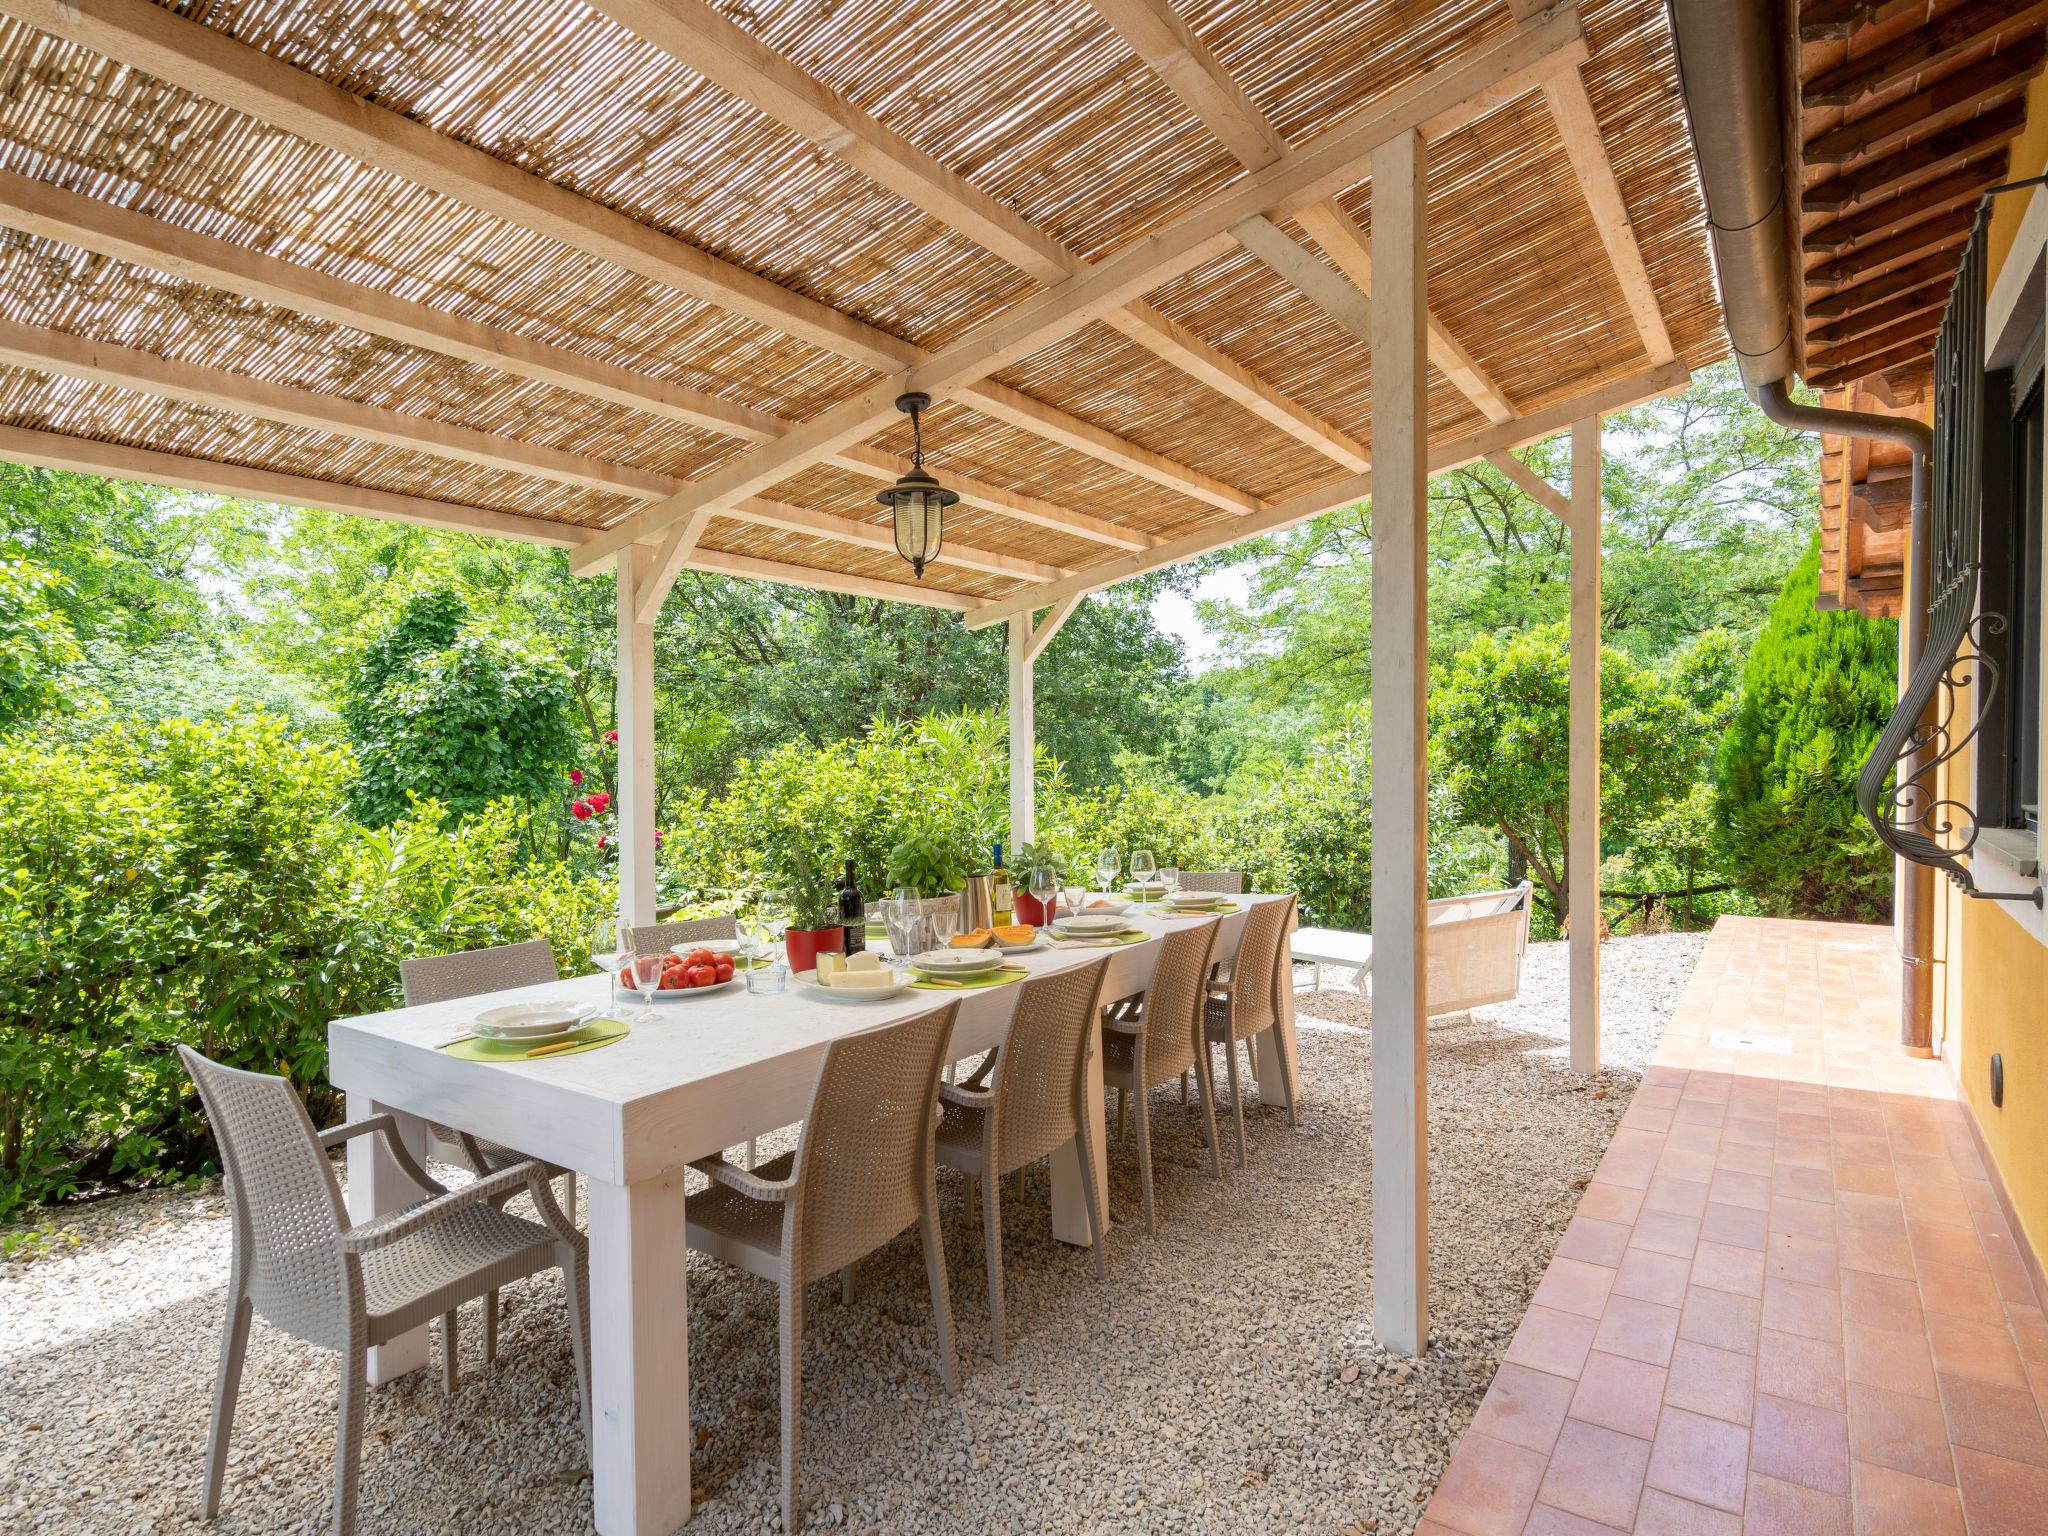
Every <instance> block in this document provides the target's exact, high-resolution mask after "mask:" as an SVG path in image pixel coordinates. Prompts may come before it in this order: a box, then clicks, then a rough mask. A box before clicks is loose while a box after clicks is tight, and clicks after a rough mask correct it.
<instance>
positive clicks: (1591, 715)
mask: <svg viewBox="0 0 2048 1536" xmlns="http://www.w3.org/2000/svg"><path fill="white" fill-rule="evenodd" d="M1600 525H1601V510H1600V418H1599V417H1598V416H1589V417H1587V418H1586V419H1585V420H1584V421H1579V422H1574V423H1573V424H1572V622H1571V694H1572V698H1571V752H1570V762H1569V766H1568V777H1569V778H1570V781H1571V808H1570V813H1569V816H1568V818H1567V834H1568V836H1567V842H1568V847H1567V848H1566V852H1565V861H1566V863H1567V864H1569V865H1570V870H1569V873H1568V874H1567V876H1566V892H1565V899H1566V901H1567V903H1568V904H1569V905H1570V907H1571V922H1572V935H1571V1034H1572V1049H1571V1058H1572V1070H1573V1071H1574V1072H1586V1073H1592V1072H1598V1071H1599V1070H1600Z"/></svg>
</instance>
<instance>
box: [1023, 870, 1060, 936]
mask: <svg viewBox="0 0 2048 1536" xmlns="http://www.w3.org/2000/svg"><path fill="white" fill-rule="evenodd" d="M1027 889H1028V890H1029V891H1030V893H1031V899H1032V900H1033V901H1035V902H1037V903H1038V917H1039V921H1040V922H1045V923H1049V922H1051V921H1052V920H1053V919H1054V918H1055V917H1058V916H1059V899H1060V877H1059V876H1058V875H1057V874H1055V873H1054V872H1053V868H1052V866H1051V865H1049V864H1040V865H1037V866H1035V867H1034V868H1033V869H1032V871H1031V876H1030V879H1029V881H1028V882H1027Z"/></svg>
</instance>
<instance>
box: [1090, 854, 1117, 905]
mask: <svg viewBox="0 0 2048 1536" xmlns="http://www.w3.org/2000/svg"><path fill="white" fill-rule="evenodd" d="M1123 867H1124V860H1123V855H1122V854H1120V853H1118V852H1117V851H1116V850H1115V849H1114V848H1105V849H1103V850H1102V852H1100V853H1098V854H1096V855H1095V877H1096V879H1098V880H1100V881H1101V882H1102V894H1103V895H1105V896H1107V895H1108V894H1109V893H1110V888H1111V887H1112V886H1114V885H1115V884H1116V876H1117V871H1118V870H1120V869H1122V868H1123Z"/></svg>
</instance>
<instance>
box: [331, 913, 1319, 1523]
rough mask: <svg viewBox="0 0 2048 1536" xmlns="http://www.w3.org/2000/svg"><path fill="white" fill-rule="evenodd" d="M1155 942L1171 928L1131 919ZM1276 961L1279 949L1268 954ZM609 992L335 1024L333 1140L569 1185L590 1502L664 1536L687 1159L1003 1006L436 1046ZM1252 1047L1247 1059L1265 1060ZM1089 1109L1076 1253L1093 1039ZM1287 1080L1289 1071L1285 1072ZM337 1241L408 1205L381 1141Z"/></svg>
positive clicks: (1006, 999)
mask: <svg viewBox="0 0 2048 1536" xmlns="http://www.w3.org/2000/svg"><path fill="white" fill-rule="evenodd" d="M1234 899H1235V900H1236V901H1237V902H1238V904H1239V906H1240V909H1241V910H1239V911H1238V912H1235V913H1231V914H1226V915H1225V916H1224V917H1222V918H1221V919H1220V928H1219V931H1218V934H1217V943H1216V956H1217V959H1219V960H1221V961H1226V962H1227V961H1229V960H1231V959H1232V958H1233V957H1234V956H1235V954H1236V952H1237V945H1238V939H1239V937H1240V935H1241V934H1242V932H1243V929H1244V922H1245V911H1247V910H1249V908H1250V907H1251V906H1252V905H1253V904H1255V903H1257V902H1260V901H1270V900H1277V899H1280V898H1276V897H1269V896H1245V897H1238V898H1234ZM1132 919H1133V923H1134V925H1135V926H1137V927H1140V928H1145V929H1148V930H1151V931H1152V932H1154V933H1155V934H1163V933H1165V932H1168V931H1170V930H1172V929H1173V928H1175V927H1179V926H1184V925H1185V924H1186V922H1187V921H1188V920H1187V919H1167V918H1162V917H1158V916H1151V915H1146V914H1144V913H1142V912H1134V913H1133V914H1132ZM1284 953H1285V951H1284V950H1283V954H1284ZM1158 954H1159V945H1158V943H1157V942H1156V941H1154V942H1147V943H1141V944H1131V945H1128V946H1125V947H1122V948H1108V949H1092V948H1091V949H1084V948H1072V949H1068V948H1047V949H1042V950H1038V951H1034V952H1031V953H1028V954H1024V955H1021V956H1018V957H1017V958H1018V959H1019V961H1021V963H1022V964H1024V965H1025V966H1026V967H1027V968H1028V969H1029V970H1030V971H1031V972H1032V973H1033V974H1042V973H1045V972H1050V971H1057V970H1062V969H1065V968H1067V967H1069V966H1075V965H1083V964H1086V963H1088V962H1090V961H1092V960H1095V959H1098V958H1100V957H1102V956H1103V955H1107V956H1108V957H1109V972H1108V976H1107V978H1106V982H1105V990H1104V997H1105V999H1115V998H1119V997H1125V996H1130V995H1132V994H1134V993H1138V992H1141V991H1143V990H1144V989H1145V986H1146V984H1147V983H1148V981H1149V980H1150V978H1151V975H1152V968H1153V966H1154V965H1155V964H1156V963H1157V959H1158ZM608 985H609V978H607V977H605V976H603V975H591V976H583V977H576V978H572V979H570V980H566V981H561V982H554V983H550V984H547V985H545V986H538V987H525V988H520V989H515V990H511V991H505V992H495V993H491V994H488V995H486V996H481V997H470V998H463V999H460V1000H458V1001H454V1002H446V1003H432V1004H426V1005H423V1006H420V1007H415V1008H397V1009H392V1010H390V1011H389V1012H385V1013H373V1014H365V1015H361V1016H359V1017H356V1018H346V1019H337V1020H335V1021H334V1022H333V1023H332V1024H331V1025H329V1027H328V1062H329V1065H328V1072H329V1076H330V1078H331V1080H332V1081H333V1083H334V1085H335V1086H336V1087H337V1088H339V1089H341V1090H342V1091H343V1092H344V1093H345V1094H346V1095H347V1097H348V1115H349V1118H350V1119H351V1120H355V1119H361V1118H363V1117H365V1116H368V1115H373V1114H386V1113H388V1114H390V1115H392V1116H393V1117H394V1118H395V1119H396V1120H397V1122H398V1124H399V1126H400V1128H401V1131H402V1133H403V1135H404V1136H405V1138H406V1140H407V1142H408V1145H410V1146H411V1147H412V1148H413V1150H414V1151H415V1152H416V1153H417V1154H420V1155H424V1154H425V1153H426V1151H427V1146H428V1141H429V1132H428V1125H429V1123H430V1122H438V1123H440V1124H443V1125H448V1126H452V1127H455V1128H458V1129H461V1130H465V1131H469V1132H471V1133H473V1134H475V1135H478V1136H482V1137H486V1138H488V1139H489V1140H491V1141H495V1142H499V1143H502V1144H503V1145H505V1146H509V1147H517V1148H518V1149H519V1150H520V1151H522V1152H524V1153H527V1154H528V1155H530V1156H533V1157H538V1158H543V1159H545V1160H546V1161H548V1162H551V1163H556V1164H559V1165H560V1166H562V1167H564V1168H568V1169H572V1170H574V1171H575V1172H577V1173H579V1174H581V1175H582V1176H583V1178H584V1180H585V1182H586V1189H587V1202H588V1204H587V1224H588V1230H589V1236H590V1282H591V1283H590V1310H591V1362H590V1366H591V1410H592V1415H591V1416H592V1440H593V1442H594V1443H593V1445H592V1456H591V1461H592V1466H591V1472H592V1499H593V1503H594V1506H595V1517H596V1523H597V1529H598V1530H599V1532H601V1533H602V1536H656V1533H659V1536H666V1533H668V1532H671V1531H673V1530H675V1529H676V1528H677V1527H678V1526H680V1525H682V1524H683V1523H684V1522H685V1521H687V1520H688V1519H689V1516H690V1450H691V1444H692V1442H691V1434H690V1393H689V1301H688V1289H687V1286H686V1284H685V1279H684V1277H685V1273H686V1270H685V1251H686V1250H685V1241H684V1231H683V1206H684V1191H683V1171H684V1169H685V1167H686V1166H687V1165H688V1164H689V1163H690V1162H691V1160H692V1159H695V1158H700V1157H705V1156H708V1155H711V1154H714V1153H717V1152H721V1151H723V1150H725V1149H726V1148H728V1147H733V1146H736V1145H738V1144H739V1143H741V1142H744V1141H746V1140H747V1139H748V1138H749V1137H752V1136H758V1135H761V1134H763V1133H765V1132H768V1131H773V1130H776V1129H778V1128H779V1127H782V1126H787V1125H790V1124H793V1123H795V1122H796V1121H798V1120H801V1119H802V1118H803V1115H804V1112H805V1110H806V1109H807V1107H808V1105H809V1100H810V1093H811V1088H812V1085H813V1083H814V1082H815V1080H816V1077H817V1072H818V1067H819V1064H820V1062H821V1061H822V1060H823V1057H824V1051H825V1047H826V1045H827V1044H829V1043H830V1042H831V1041H832V1040H834V1039H836V1038H838V1037H840V1036H843V1035H848V1034H853V1033H856V1032H858V1031H860V1030H864V1029H869V1028H872V1027H874V1026H875V1025H878V1024H885V1023H888V1022H890V1021H892V1020H896V1019H903V1018H908V1017H910V1016H911V1015H912V1014H915V1013H918V1012H921V1011H923V1010H925V1009H930V1008H940V1007H944V1006H945V1005H946V1004H947V1003H949V1002H955V1001H957V1002H958V1003H959V1005H960V1011H959V1014H958V1017H957V1022H956V1023H955V1026H954V1030H953V1042H952V1054H953V1056H954V1057H955V1058H956V1059H965V1058H967V1057H969V1056H973V1055H978V1054H979V1053H981V1052H983V1051H985V1050H987V1049H988V1048H989V1047H991V1046H996V1045H1000V1044H1001V1043H1002V1041H1003V1038H1004V1036H1005V1034H1006V1033H1007V1031H1008V1029H1009V1024H1010V1017H1011V1014H1012V1013H1013V1012H1014V1010H1015V1008H1016V1004H1017V997H1018V994H1019V993H1020V992H1021V991H1022V987H1021V986H1016V985H1012V986H1000V987H986V988H968V989H962V990H958V991H955V990H950V989H949V990H936V991H925V990H917V989H913V990H911V991H909V992H906V993H903V994H902V995H900V996H898V997H895V998H891V999H888V1000H885V1001H876V1002H871V1003H861V1004H852V1003H847V1004H841V1003H833V1002H825V1001H820V1000H818V999H816V998H815V997H812V996H807V995H805V992H804V989H803V988H801V987H800V986H798V985H797V984H796V983H795V982H794V981H792V982H791V983H790V985H789V987H788V988H787V990H785V991H783V992H781V993H778V994H773V995H756V994H752V993H749V992H747V991H745V990H744V989H743V988H735V989H732V990H730V991H726V992H721V993H718V994H715V995H709V996H706V997H704V998H701V999H686V1000H682V1001H677V1002H667V1003H658V1004H650V1005H645V1006H643V1007H642V1008H641V1010H640V1011H641V1012H642V1013H643V1014H644V1013H648V1012H652V1013H655V1014H657V1015H658V1019H657V1021H655V1022H643V1023H640V1024H637V1025H635V1026H634V1027H633V1029H632V1031H631V1033H629V1034H628V1035H627V1036H626V1037H625V1038H624V1039H622V1040H620V1041H618V1042H617V1043H616V1044H613V1045H608V1046H605V1047H604V1048H602V1049H600V1050H594V1051H587V1052H576V1053H570V1054H566V1055H561V1056H556V1057H552V1058H542V1059H539V1060H535V1061H519V1062H509V1063H498V1062H491V1063H485V1062H474V1061H464V1060H460V1059H458V1058H455V1057H452V1056H450V1055H449V1054H448V1053H447V1052H446V1051H444V1050H442V1049H440V1047H441V1046H443V1045H445V1044H447V1043H448V1042H450V1041H452V1040H454V1039H456V1038H458V1037H459V1036H462V1035H464V1034H466V1033H467V1032H468V1027H469V1024H470V1022H471V1020H472V1019H473V1018H474V1017H475V1015H476V1013H477V1011H478V1010H479V1009H480V1008H483V1007H486V1006H490V1005H492V1004H496V1003H504V1002H517V1001H524V1000H533V999H538V998H543V997H546V998H567V999H574V1000H576V1001H578V1002H580V1003H585V1004H601V1003H603V1002H604V1001H605V1000H606V997H607V987H608ZM1276 990H1277V991H1278V994H1279V996H1280V998H1281V1000H1282V1009H1281V1016H1280V1021H1279V1023H1278V1024H1277V1025H1276V1026H1275V1027H1276V1028H1278V1029H1281V1030H1284V1031H1285V1032H1286V1034H1287V1036H1288V1038H1287V1040H1286V1041H1285V1044H1286V1046H1287V1049H1286V1051H1285V1054H1284V1059H1285V1060H1286V1061H1287V1062H1288V1063H1290V1064H1293V1063H1295V1062H1296V1061H1297V1060H1298V1058H1297V1057H1296V1054H1295V1051H1294V1049H1293V1039H1292V1034H1293V1027H1294V1021H1293V1013H1292V1002H1291V999H1292V994H1293V989H1292V988H1291V987H1281V988H1278V989H1276ZM1266 1043H1267V1042H1265V1041H1260V1042H1258V1045H1259V1046H1260V1047H1264V1046H1265V1045H1266ZM1256 1055H1257V1060H1258V1068H1259V1079H1260V1083H1261V1088H1262V1096H1264V1097H1266V1098H1267V1099H1268V1101H1269V1102H1273V1101H1277V1099H1278V1098H1279V1096H1280V1094H1281V1093H1282V1091H1283V1088H1282V1085H1281V1083H1280V1082H1279V1081H1278V1079H1277V1076H1276V1074H1277V1071H1278V1062H1279V1060H1281V1059H1282V1053H1280V1052H1277V1051H1273V1050H1270V1049H1264V1048H1260V1049H1258V1050H1257V1052H1256ZM1090 1070H1091V1075H1092V1077H1093V1079H1094V1083H1095V1086H1096V1089H1097V1091H1096V1092H1095V1093H1093V1094H1091V1095H1090V1096H1089V1102H1090V1104H1091V1105H1092V1106H1093V1109H1094V1113H1095V1115H1096V1123H1095V1125H1094V1127H1093V1143H1094V1149H1095V1156H1094V1159H1093V1166H1092V1167H1090V1168H1087V1169H1083V1168H1082V1167H1081V1159H1080V1156H1079V1153H1078V1150H1077V1148H1076V1144H1074V1143H1069V1144H1068V1146H1067V1147H1066V1148H1064V1149H1062V1151H1061V1152H1060V1153H1058V1154H1056V1155H1055V1156H1054V1157H1053V1159H1052V1180H1053V1230H1054V1234H1055V1235H1056V1236H1057V1237H1059V1238H1060V1239H1061V1240H1062V1241H1065V1242H1069V1243H1078V1244H1084V1245H1085V1244H1086V1243H1087V1242H1088V1241H1089V1236H1088V1226H1087V1218H1086V1206H1085V1203H1084V1201H1083V1199H1082V1185H1081V1180H1082V1179H1083V1178H1088V1179H1092V1180H1093V1181H1094V1184H1095V1187H1096V1189H1097V1191H1098V1198H1099V1201H1100V1208H1101V1209H1102V1210H1103V1211H1104V1212H1105V1213H1107V1212H1108V1210H1109V1200H1108V1176H1107V1147H1106V1142H1107V1135H1106V1127H1105V1125H1104V1123H1103V1097H1104V1096H1103V1094H1102V1092H1101V1091H1100V1089H1101V1073H1102V1052H1101V1046H1100V1039H1099V1035H1098V1038H1097V1040H1096V1041H1095V1044H1094V1049H1093V1051H1092V1055H1091V1069H1090ZM1296 1070H1297V1071H1298V1068H1297V1069H1296ZM348 1156H349V1164H348V1175H349V1177H348V1204H349V1215H350V1219H351V1220H352V1221H357V1222H362V1221H368V1220H371V1219H372V1218H374V1217H377V1216H380V1215H384V1214H387V1213H388V1212H390V1211H393V1210H396V1209H399V1208H401V1207H403V1206H405V1205H407V1204H410V1203H412V1202H413V1201H415V1200H418V1199H419V1198H421V1191H420V1190H419V1189H418V1187H417V1186H416V1185H414V1184H413V1183H412V1182H411V1181H410V1180H409V1179H408V1178H407V1177H406V1176H405V1175H404V1173H403V1172H402V1171H401V1170H400V1168H399V1166H398V1164H397V1163H396V1161H395V1160H394V1159H392V1158H391V1156H390V1154H389V1153H388V1152H386V1151H384V1150H383V1147H382V1145H381V1138H378V1137H372V1136H361V1137H357V1138H355V1139H354V1140H353V1141H351V1142H350V1143H349V1151H348ZM427 1357H428V1346H427V1334H426V1330H425V1329H424V1328H422V1329H420V1330H418V1331H417V1332H415V1333H413V1334H411V1335H408V1336H406V1337H405V1338H403V1339H400V1340H398V1341H395V1342H394V1343H391V1344H387V1345H384V1346H382V1347H381V1348H378V1349H374V1350H372V1351H371V1360H370V1379H371V1380H372V1381H373V1382H386V1381H391V1380H394V1379H395V1378H397V1377H399V1376H402V1375H404V1374H405V1373H407V1372H409V1371H412V1370H416V1369H418V1368H419V1367H421V1366H423V1365H425V1364H426V1363H427Z"/></svg>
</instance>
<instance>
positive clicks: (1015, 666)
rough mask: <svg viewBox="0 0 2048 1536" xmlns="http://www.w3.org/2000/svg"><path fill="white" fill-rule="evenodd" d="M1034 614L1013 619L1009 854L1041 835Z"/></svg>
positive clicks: (1016, 615) (1011, 627) (1025, 614)
mask: <svg viewBox="0 0 2048 1536" xmlns="http://www.w3.org/2000/svg"><path fill="white" fill-rule="evenodd" d="M1034 655H1035V653H1034V652H1033V650H1032V646H1031V615H1030V614H1028V613H1020V614H1015V615H1013V616H1012V617H1011V619H1010V852H1011V853H1013V854H1014V853H1015V852H1016V851H1017V850H1018V849H1019V848H1022V847H1023V846H1024V845H1025V844H1026V843H1028V842H1032V841H1033V840H1035V839H1036V838H1037V836H1038V795H1037V790H1036V786H1035V785H1034V784H1033V782H1032V780H1033V775H1034V773H1035V771H1036V767H1037V750H1038V749H1037V739H1038V727H1037V722H1036V720H1035V718H1034V716H1033V703H1032V698H1031V674H1032V669H1033V662H1034Z"/></svg>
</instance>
